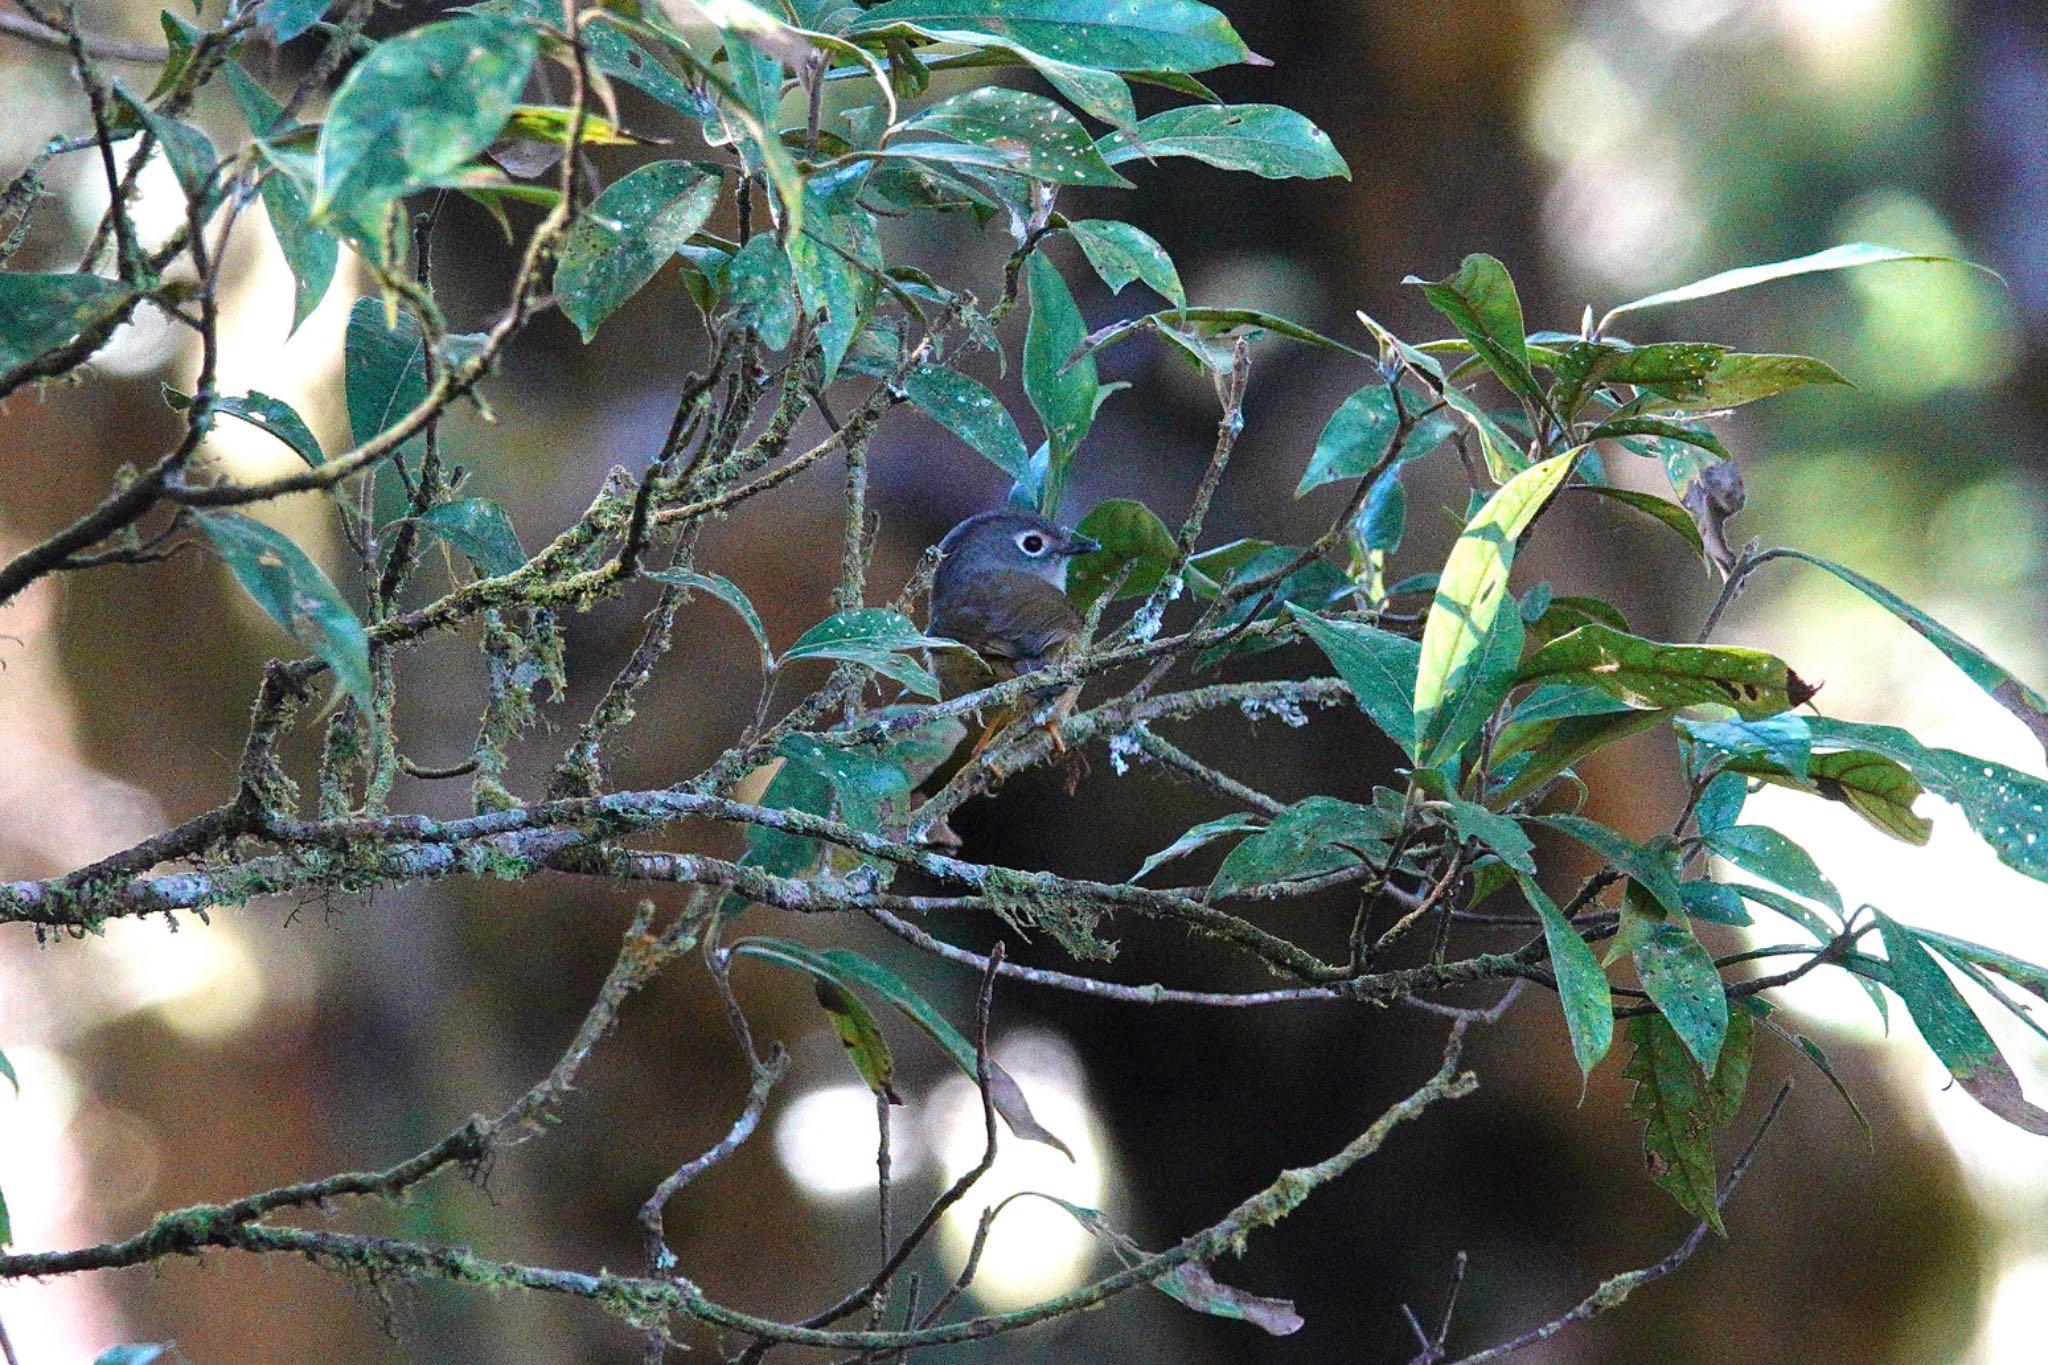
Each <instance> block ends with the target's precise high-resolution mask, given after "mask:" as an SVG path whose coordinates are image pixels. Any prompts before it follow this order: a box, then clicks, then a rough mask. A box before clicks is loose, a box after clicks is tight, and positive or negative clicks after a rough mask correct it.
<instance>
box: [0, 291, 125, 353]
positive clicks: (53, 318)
mask: <svg viewBox="0 0 2048 1365" xmlns="http://www.w3.org/2000/svg"><path fill="white" fill-rule="evenodd" d="M134 297H135V291H134V290H132V289H130V288H128V286H127V285H124V284H122V283H121V282H120V281H119V280H107V279H101V278H100V277H99V276H97V275H24V274H16V273H12V272H4V271H0V375H6V374H7V372H8V371H11V370H15V369H17V368H19V367H21V366H23V365H26V364H28V363H29V362H30V361H32V360H34V359H35V358H36V357H38V356H40V355H42V354H44V353H45V352H48V351H54V350H55V349H57V348H58V347H59V346H62V345H64V344H65V343H66V342H68V341H70V340H71V339H72V338H73V337H75V336H77V335H78V334H79V333H80V332H83V331H86V330H88V329H90V328H92V327H94V326H97V325H98V324H100V323H102V322H104V321H106V320H107V319H108V318H110V317H112V316H114V315H115V314H116V313H119V312H120V311H121V310H122V309H123V308H126V307H127V306H128V302H129V300H130V299H132V298H134ZM7 377H8V378H9V379H10V380H11V379H12V375H7Z"/></svg>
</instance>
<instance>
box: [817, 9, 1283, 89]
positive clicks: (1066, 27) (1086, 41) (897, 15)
mask: <svg viewBox="0 0 2048 1365" xmlns="http://www.w3.org/2000/svg"><path fill="white" fill-rule="evenodd" d="M892 25H918V26H928V27H932V28H945V29H956V30H961V31H965V32H972V33H981V34H987V35H988V36H989V37H991V38H996V39H1001V40H1005V41H1013V42H1015V43H1016V44H1018V45H1019V46H1021V47H1025V48H1028V49H1030V50H1031V51H1032V52H1035V53H1042V54H1043V55H1045V56H1047V57H1050V58H1052V59H1054V60H1055V61H1062V62H1071V63H1073V64H1075V65H1077V66H1092V67H1101V68H1103V69H1105V70H1110V71H1207V70H1209V69H1211V68H1212V67H1218V66H1229V65H1231V64H1233V63H1236V62H1241V61H1244V60H1245V59H1246V58H1247V57H1249V56H1250V55H1251V54H1250V52H1249V51H1248V50H1247V49H1246V48H1245V45H1244V41H1243V40H1242V39H1240V38H1239V37H1238V36H1237V32H1236V30H1234V29H1232V28H1231V26H1230V21H1229V20H1228V19H1226V18H1224V17H1223V15H1222V14H1220V13H1218V12H1217V11H1216V10H1214V9H1211V8H1210V7H1209V6H1207V5H1203V4H1197V3H1194V0H887V3H884V4H880V5H876V6H874V7H873V8H872V9H869V10H868V11H867V12H866V13H865V14H863V15H861V16H860V18H858V19H857V20H855V22H854V23H853V24H851V25H850V26H849V27H848V29H847V33H848V35H849V36H859V35H864V34H872V33H879V32H881V31H883V30H885V29H887V28H889V27H891V26H892Z"/></svg>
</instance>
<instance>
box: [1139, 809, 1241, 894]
mask: <svg viewBox="0 0 2048 1365" xmlns="http://www.w3.org/2000/svg"><path fill="white" fill-rule="evenodd" d="M1264 827H1265V826H1264V824H1263V823H1262V822H1261V821H1260V820H1259V819H1258V818H1257V817H1256V816H1251V815H1219V816H1218V817H1216V818H1215V819H1214V820H1204V821H1203V822H1202V823H1201V824H1199V825H1196V826H1195V827H1194V828H1192V829H1190V830H1189V831H1188V832H1187V833H1185V834H1183V835H1181V836H1180V837H1179V838H1178V839H1175V840H1174V841H1173V842H1172V843H1170V844H1168V845H1167V846H1166V847H1165V848H1162V849H1160V850H1159V851H1158V852H1157V853H1154V854H1152V855H1151V856H1150V857H1148V858H1146V859H1145V861H1144V862H1143V863H1142V864H1140V865H1139V867H1138V870H1137V871H1136V872H1133V873H1132V874H1131V875H1130V878H1129V880H1131V881H1133V882H1135V881H1140V880H1142V879H1143V878H1144V876H1145V875H1146V874H1147V873H1149V872H1151V871H1152V870H1153V869H1155V868H1158V867H1160V866H1162V865H1164V864H1166V863H1170V862H1172V861H1173V860H1174V859H1175V858H1182V857H1185V856H1187V855H1188V854H1190V853H1193V852H1194V851H1195V850H1196V849H1198V848H1202V847H1204V846H1205V845H1207V844H1211V843H1214V842H1215V841H1216V840H1218V839H1221V838H1222V837H1224V836H1225V835H1227V834H1249V833H1251V832H1252V831H1253V830H1256V829H1263V828H1264Z"/></svg>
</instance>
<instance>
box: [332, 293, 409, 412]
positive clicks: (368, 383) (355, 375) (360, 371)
mask: <svg viewBox="0 0 2048 1365" xmlns="http://www.w3.org/2000/svg"><path fill="white" fill-rule="evenodd" d="M342 359H343V364H342V375H343V379H344V381H345V385H344V386H345V388H346V389H347V392H348V426H349V435H350V436H351V437H352V438H353V439H354V441H355V443H356V444H357V445H361V444H362V443H363V442H365V441H367V440H369V439H370V438H372V437H373V436H375V435H377V433H379V432H381V431H383V430H384V429H385V428H386V427H388V426H391V425H392V424H393V423H395V422H396V421H397V420H398V419H399V418H401V417H403V416H404V415H405V414H406V413H408V412H411V411H412V410H413V409H414V408H416V407H418V406H419V405H420V404H421V403H424V402H425V401H426V400H427V368H426V367H427V350H426V342H425V340H424V337H423V334H422V333H421V331H420V323H419V319H418V318H416V317H414V316H413V315H412V314H410V313H400V314H399V315H398V320H397V325H396V326H386V325H385V313H384V305H383V304H382V303H380V302H378V301H377V300H376V299H357V300H356V302H355V307H354V308H353V309H351V310H350V312H349V315H348V333H347V336H346V338H345V339H344V341H343V345H342Z"/></svg>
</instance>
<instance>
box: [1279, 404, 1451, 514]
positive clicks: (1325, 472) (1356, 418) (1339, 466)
mask: <svg viewBox="0 0 2048 1365" xmlns="http://www.w3.org/2000/svg"><path fill="white" fill-rule="evenodd" d="M1403 401H1404V402H1405V403H1406V404H1407V405H1408V407H1409V410H1410V411H1414V410H1415V407H1416V405H1417V402H1418V400H1416V399H1415V398H1414V396H1413V395H1404V400H1403ZM1455 429H1456V423H1455V421H1454V420H1453V419H1452V418H1451V417H1450V415H1449V414H1447V413H1443V412H1433V413H1431V414H1429V416H1427V417H1423V418H1420V419H1419V420H1417V421H1416V423H1415V425H1414V427H1413V429H1412V430H1410V431H1409V433H1408V439H1407V442H1406V443H1405V444H1404V445H1403V446H1402V448H1401V453H1400V457H1399V462H1400V463H1402V464H1405V463H1406V462H1408V461H1409V460H1412V459H1415V458H1416V457H1417V456H1420V455H1427V454H1428V453H1429V452H1430V451H1432V450H1435V449H1436V448H1437V447H1438V446H1440V445H1442V444H1443V443H1444V442H1445V441H1447V440H1449V439H1450V438H1451V433H1452V431H1454V430H1455ZM1399 430H1400V414H1399V413H1398V412H1397V411H1396V410H1395V408H1394V396H1393V394H1392V393H1391V392H1390V391H1389V390H1388V388H1387V386H1386V385H1385V384H1368V385H1366V386H1365V387H1364V388H1362V389H1360V390H1359V391H1358V392H1357V393H1354V394H1352V395H1351V396H1350V397H1349V398H1347V399H1345V400H1344V401H1343V402H1342V403H1341V404H1339V405H1338V407H1337V410H1336V411H1335V412H1334V413H1332V414H1330V420H1329V421H1328V422H1327V423H1325V424H1324V426H1323V434H1322V435H1321V436H1320V437H1318V438H1317V440H1316V448H1315V453H1314V454H1312V455H1311V456H1309V461H1308V468H1307V469H1306V470H1304V471H1303V472H1302V476H1301V483H1300V485H1299V486H1297V487H1296V488H1295V490H1294V496H1295V497H1297V498H1298V497H1300V496H1301V495H1302V494H1304V493H1306V492H1308V491H1309V490H1310V489H1312V488H1320V487H1321V486H1322V485H1324V484H1326V483H1334V482H1336V481H1337V480H1339V479H1356V478H1361V477H1363V476H1364V475H1366V474H1367V473H1369V472H1371V470H1372V469H1373V467H1374V466H1375V465H1377V464H1378V463H1379V462H1380V461H1381V460H1382V459H1384V458H1385V457H1386V454H1387V452H1388V451H1389V450H1390V449H1392V447H1393V444H1394V436H1395V433H1396V432H1398V431H1399ZM1393 474H1394V471H1393V469H1391V468H1390V469H1388V470H1387V471H1386V472H1385V473H1384V474H1382V475H1381V476H1380V483H1379V484H1375V485H1374V491H1375V492H1377V491H1378V489H1379V488H1380V487H1381V486H1382V485H1384V484H1386V483H1387V482H1388V481H1390V480H1391V479H1392V478H1393Z"/></svg>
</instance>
